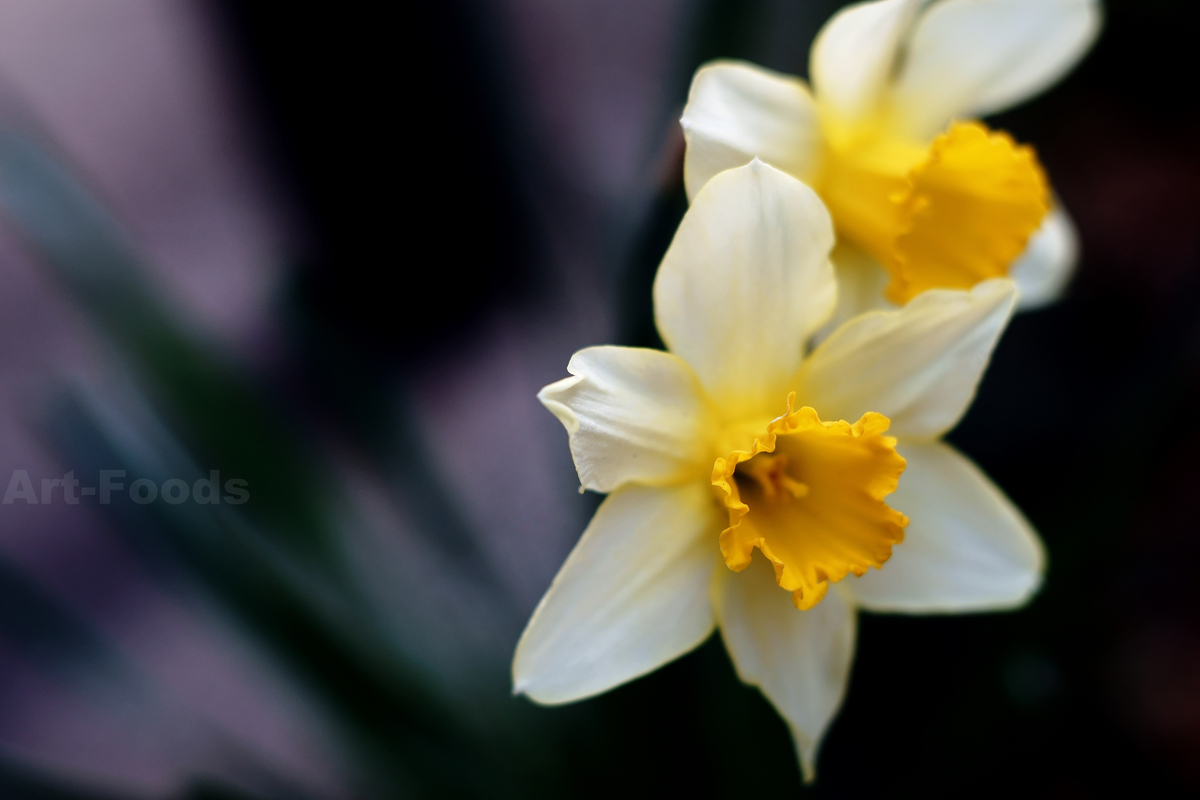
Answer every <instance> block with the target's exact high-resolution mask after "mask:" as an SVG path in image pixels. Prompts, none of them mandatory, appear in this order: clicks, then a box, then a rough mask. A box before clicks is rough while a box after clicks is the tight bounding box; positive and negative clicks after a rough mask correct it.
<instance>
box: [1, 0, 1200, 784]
mask: <svg viewBox="0 0 1200 800" xmlns="http://www.w3.org/2000/svg"><path fill="white" fill-rule="evenodd" d="M839 5H840V4H839V3H835V2H827V1H826V0H749V1H748V2H731V0H664V2H659V3H654V4H648V3H641V2H635V0H605V2H599V1H598V0H581V1H580V2H575V3H567V4H564V3H557V2H552V0H445V1H444V2H439V3H422V4H405V5H402V6H401V7H400V9H399V11H400V13H399V14H395V12H392V13H385V12H384V11H382V10H379V11H376V10H374V9H372V10H365V9H362V8H353V7H342V6H301V7H297V6H289V7H287V8H286V10H284V9H280V8H275V7H267V6H261V5H251V4H242V3H234V2H216V1H215V0H214V1H212V2H198V0H191V1H186V2H185V0H173V2H165V3H155V2H151V1H150V0H110V2H106V3H103V4H77V3H70V2H67V0H47V1H45V2H37V3H34V2H30V1H23V2H12V3H9V4H5V5H3V6H0V212H2V222H0V342H3V345H4V346H3V347H2V348H0V479H3V480H4V481H8V480H9V476H11V475H13V474H14V471H17V470H25V471H27V472H28V473H29V475H30V477H31V482H32V485H33V486H34V487H35V490H36V493H37V494H38V496H41V492H42V491H44V490H43V489H42V488H41V483H40V481H41V479H52V478H61V477H63V476H64V474H66V473H67V472H70V471H73V473H74V476H75V477H76V478H77V479H79V480H80V481H81V483H82V484H83V485H85V486H87V485H94V484H95V482H96V476H97V474H98V471H99V470H101V469H115V470H125V471H126V477H125V478H124V480H125V482H126V486H128V484H129V482H130V481H132V480H133V479H135V478H139V477H145V478H148V479H151V480H154V481H155V482H156V484H157V485H161V484H163V482H164V481H165V480H166V479H168V478H172V477H178V478H181V479H184V480H187V481H188V482H189V483H191V482H192V481H193V480H195V479H199V478H206V477H208V476H209V475H210V473H211V471H213V470H217V471H219V472H220V479H221V480H226V479H229V478H241V479H244V480H246V481H248V485H249V491H250V492H251V500H250V502H248V503H246V504H245V505H230V504H228V503H222V504H219V505H198V504H195V503H191V502H187V503H183V504H179V505H172V504H166V503H163V502H161V501H160V502H155V503H151V504H148V505H140V504H136V503H133V502H132V501H130V499H129V497H128V496H127V495H126V494H123V493H120V492H118V493H116V494H114V497H113V501H112V502H111V503H110V504H108V505H104V506H101V505H100V504H98V503H97V502H96V498H95V497H90V498H89V497H84V498H81V502H79V503H78V504H77V505H69V504H67V503H66V502H64V498H63V495H62V493H61V492H62V490H61V489H54V488H50V493H49V495H48V496H49V498H50V499H51V502H50V503H49V504H44V503H40V502H39V503H36V504H34V503H27V502H24V501H23V500H17V501H15V502H13V503H11V504H6V505H0V797H5V798H10V797H11V798H360V797H361V798H389V797H433V798H441V797H484V796H486V797H512V798H524V797H532V798H559V797H597V798H600V797H606V798H607V797H612V796H614V795H619V796H623V797H642V796H647V797H649V796H682V795H685V794H686V795H688V796H692V797H750V796H756V795H758V794H764V795H765V793H767V792H772V793H773V796H796V795H797V794H800V795H801V796H811V797H817V798H874V797H908V796H914V797H915V796H919V797H990V796H1001V795H1004V796H1008V795H1011V794H1014V793H1017V794H1020V795H1021V796H1025V797H1046V798H1090V797H1109V796H1117V795H1121V796H1130V795H1134V796H1147V795H1153V796H1156V797H1190V796H1193V795H1200V523H1198V522H1197V521H1196V520H1195V519H1193V516H1194V515H1197V514H1198V513H1200V511H1198V509H1200V490H1197V488H1196V487H1197V486H1198V485H1200V428H1198V427H1197V426H1194V425H1192V424H1191V421H1190V419H1189V417H1188V416H1187V415H1188V413H1189V412H1190V410H1191V409H1193V408H1195V407H1197V405H1198V401H1200V149H1198V148H1197V146H1196V142H1197V141H1198V140H1200V115H1198V113H1197V111H1198V108H1197V105H1198V102H1200V96H1198V94H1197V92H1196V90H1195V78H1196V72H1197V70H1196V67H1195V57H1194V51H1192V50H1191V47H1192V46H1193V44H1194V41H1195V39H1196V36H1197V34H1198V33H1200V26H1198V24H1197V23H1198V21H1200V11H1198V9H1197V6H1196V4H1194V3H1192V2H1190V1H1189V0H1109V2H1107V3H1106V5H1105V7H1106V11H1107V23H1106V25H1105V28H1104V31H1103V34H1102V36H1101V38H1100V41H1099V42H1098V44H1097V46H1096V47H1095V49H1094V50H1093V52H1092V53H1091V54H1090V55H1089V56H1088V58H1087V59H1086V61H1085V62H1084V63H1083V64H1082V65H1081V66H1080V67H1079V68H1078V69H1077V70H1076V71H1075V72H1074V73H1073V74H1072V75H1071V76H1070V77H1069V78H1068V79H1067V80H1065V81H1064V82H1063V83H1062V84H1060V85H1059V86H1057V87H1056V88H1054V89H1053V90H1052V91H1050V92H1049V93H1047V94H1046V95H1044V96H1042V97H1040V98H1038V99H1036V100H1034V101H1032V102H1030V103H1028V104H1026V105H1024V106H1022V107H1020V108H1017V109H1015V110H1013V111H1011V112H1009V113H1007V114H1005V115H1003V116H1002V117H1001V118H998V119H996V120H994V124H995V125H996V126H998V127H1003V128H1006V129H1008V130H1010V131H1012V132H1013V133H1014V134H1015V135H1016V136H1017V138H1018V139H1020V140H1022V141H1026V142H1030V143H1033V144H1034V145H1035V146H1036V147H1037V148H1038V151H1039V153H1040V155H1041V158H1042V160H1043V161H1044V163H1045V165H1046V167H1047V169H1048V171H1049V174H1050V176H1051V178H1052V180H1053V182H1054V185H1055V187H1056V190H1057V191H1058V193H1059V196H1060V198H1061V200H1062V202H1063V204H1064V206H1065V207H1066V208H1067V209H1068V210H1069V211H1070V213H1071V214H1072V215H1073V217H1074V219H1075V220H1076V222H1077V224H1078V226H1079V228H1080V231H1081V236H1082V243H1083V259H1082V263H1081V265H1080V268H1079V271H1078V274H1077V277H1076V279H1075V280H1074V282H1073V283H1072V285H1071V289H1070V292H1069V295H1068V296H1067V298H1066V299H1065V300H1063V301H1062V302H1060V303H1059V304H1057V305H1055V306H1053V307H1050V308H1048V309H1045V310H1041V311H1037V312H1033V313H1028V314H1023V315H1021V316H1019V317H1017V318H1016V319H1015V320H1014V321H1013V323H1012V325H1011V327H1010V329H1009V330H1008V332H1007V333H1006V334H1005V336H1004V338H1003V340H1002V342H1001V344H1000V347H999V349H998V350H997V352H996V354H995V357H994V360H993V364H992V366H991V368H990V370H989V372H988V374H987V376H986V378H985V381H984V384H983V386H982V388H981V391H980V393H979V397H978V399H977V401H976V403H975V405H974V406H973V408H972V410H971V411H970V413H969V415H968V417H967V418H966V419H965V420H964V422H963V423H962V424H961V425H960V427H959V428H958V429H957V430H956V431H955V432H954V433H953V434H952V436H951V439H952V440H953V441H954V442H955V443H956V444H957V445H958V446H959V447H961V448H962V449H963V450H964V451H965V452H967V453H968V454H969V455H971V456H972V457H973V458H975V459H976V460H977V461H978V462H979V463H980V464H981V465H982V466H983V467H984V469H985V470H986V471H987V472H988V473H989V474H990V475H992V476H993V477H994V478H995V480H996V481H997V482H998V483H999V484H1000V485H1001V486H1002V487H1003V488H1004V489H1005V490H1006V491H1007V492H1008V493H1009V494H1010V495H1011V497H1012V498H1013V499H1014V500H1015V501H1016V502H1017V504H1018V505H1019V506H1020V507H1021V508H1022V509H1024V511H1025V512H1026V513H1027V515H1028V516H1029V517H1030V519H1031V520H1032V521H1033V523H1034V524H1035V525H1036V527H1037V528H1038V529H1039V531H1040V532H1041V534H1042V536H1043V538H1044V539H1045V541H1046V544H1047V547H1048V550H1049V557H1050V570H1049V575H1048V579H1047V583H1046V587H1045V589H1044V590H1043V591H1042V593H1041V594H1040V595H1039V596H1038V597H1037V598H1036V600H1035V601H1034V602H1033V603H1032V604H1031V605H1030V606H1029V607H1028V608H1026V609H1024V610H1022V611H1020V612H1018V613H1011V614H998V615H972V616H955V617H925V618H920V617H912V618H910V617H901V616H882V615H878V616H877V615H866V614H864V615H863V617H862V620H861V626H860V636H859V645H858V655H857V660H856V663H855V667H854V673H853V676H852V679H851V685H850V691H849V696H848V700H847V702H846V705H845V707H844V708H843V710H842V712H841V714H840V716H839V717H838V719H837V720H836V722H835V723H834V725H833V728H832V730H831V732H830V733H829V735H828V738H827V740H826V743H825V746H824V749H823V752H822V755H821V759H820V762H819V771H820V780H819V781H818V783H816V784H815V786H812V787H803V788H802V787H801V785H800V778H799V774H798V770H797V766H796V762H795V759H794V756H793V755H792V749H791V744H790V742H789V740H788V737H787V733H786V730H785V728H784V725H783V724H782V722H780V720H779V719H778V718H777V717H776V716H775V714H774V712H773V710H772V709H771V707H770V706H769V705H768V704H767V703H766V702H765V701H764V700H763V699H762V698H761V697H760V696H759V695H758V693H757V692H756V691H755V690H753V689H750V688H747V687H744V686H742V685H741V684H740V683H738V681H737V679H736V678H735V676H734V674H733V670H732V667H731V665H730V663H729V661H728V659H727V657H726V656H725V654H724V651H723V648H722V647H721V645H720V643H719V641H717V640H713V641H710V642H709V643H708V644H706V645H704V646H703V647H701V648H700V649H699V650H698V651H697V652H695V653H693V654H691V655H689V656H687V657H685V658H683V659H681V660H679V661H678V662H676V663H674V664H672V665H670V666H668V667H666V668H665V669H662V670H660V671H658V672H656V673H654V674H653V675H651V676H649V677H647V678H644V679H641V680H639V681H636V682H634V683H632V684H630V685H628V686H625V687H622V688H620V689H617V690H615V691H613V692H610V693H608V694H606V695H604V696H602V697H600V698H597V699H594V700H590V701H587V702H583V703H578V704H575V705H572V706H567V707H562V708H555V709H543V708H537V707H535V706H533V705H531V704H530V703H528V702H527V701H526V700H524V699H522V698H512V697H511V696H510V695H509V685H508V662H509V659H510V658H511V654H512V649H513V647H514V645H515V642H516V638H517V635H518V634H519V632H520V630H521V628H522V626H523V624H524V621H525V619H526V618H527V617H528V614H529V613H530V611H531V610H532V608H533V606H534V604H535V603H536V602H537V600H538V598H539V597H540V595H541V593H542V592H543V591H544V590H545V588H546V587H547V586H548V585H549V582H550V579H551V577H552V576H553V574H554V572H555V571H556V569H557V567H558V565H559V564H560V563H561V561H562V559H563V558H564V557H565V555H566V553H567V552H568V551H569V549H570V547H571V545H572V544H573V543H574V541H575V540H576V538H577V537H578V535H579V533H580V532H581V531H582V529H583V526H584V524H585V523H586V520H587V518H588V516H589V515H590V514H591V512H592V510H593V509H594V507H595V505H596V502H597V498H595V497H593V496H590V495H589V496H580V495H578V494H577V493H576V491H575V489H576V488H577V482H576V479H575V476H574V473H573V470H572V467H571V463H570V458H569V453H568V451H567V447H566V437H565V435H564V434H563V432H562V430H561V427H560V426H559V425H558V423H557V422H556V421H555V420H554V419H553V418H552V417H551V416H550V415H549V414H547V413H546V412H545V411H544V410H543V409H542V408H541V407H540V406H539V405H538V404H537V402H536V400H535V399H534V394H535V392H536V391H537V389H539V388H540V387H541V386H542V385H544V384H546V383H548V382H550V381H552V380H555V379H557V378H559V377H562V376H563V375H564V374H565V366H566V363H567V359H568V358H569V356H570V354H571V353H572V352H573V351H574V350H576V349H578V348H579V347H583V346H586V345H589V344H596V343H601V342H616V343H623V344H635V345H651V346H652V345H655V344H656V343H657V338H656V334H655V333H654V329H653V324H652V320H651V316H650V314H651V307H650V291H649V290H650V282H651V280H652V278H653V273H654V269H655V267H656V266H657V263H658V260H659V258H660V257H661V255H662V253H663V251H664V250H665V248H666V245H667V243H668V242H669V240H670V236H671V234H672V233H673V231H674V228H675V226H676V224H677V223H678V220H679V218H680V217H681V215H682V213H683V211H684V208H685V200H684V196H683V189H682V182H681V174H680V167H681V163H682V162H681V160H682V137H681V136H680V134H679V131H678V126H677V123H676V120H677V118H678V114H679V112H680V110H681V108H682V104H683V101H684V98H685V96H686V91H687V86H688V82H689V80H690V77H691V74H692V72H693V70H694V69H695V67H696V66H697V65H698V64H700V63H702V62H703V61H705V60H707V59H710V58H714V57H740V58H746V59H749V60H752V61H755V62H757V63H760V64H764V65H766V66H768V67H772V68H775V69H778V70H782V71H785V72H792V73H797V74H801V75H803V74H805V72H806V69H805V65H806V63H807V58H808V43H809V42H810V41H811V39H812V37H813V35H814V34H815V32H816V30H817V29H818V27H819V26H820V24H821V23H822V22H823V21H824V20H825V19H826V18H828V16H829V14H830V13H832V12H833V11H834V10H835V9H836V8H837V7H838V6H839ZM1193 428H1196V429H1195V430H1193ZM1194 491H1196V492H1197V495H1193V492H1194Z"/></svg>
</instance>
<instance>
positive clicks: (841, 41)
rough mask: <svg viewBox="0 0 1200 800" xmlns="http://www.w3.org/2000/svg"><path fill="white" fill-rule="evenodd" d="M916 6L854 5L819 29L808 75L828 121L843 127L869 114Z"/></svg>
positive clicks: (892, 0)
mask: <svg viewBox="0 0 1200 800" xmlns="http://www.w3.org/2000/svg"><path fill="white" fill-rule="evenodd" d="M920 6H921V0H879V2H872V3H858V4H856V5H852V6H848V7H846V8H844V9H842V10H841V11H839V12H838V13H836V14H834V15H833V16H832V17H830V19H829V21H828V22H826V23H825V26H824V27H823V28H821V31H820V33H818V34H817V38H816V39H815V40H814V41H813V47H812V54H811V56H810V57H809V65H808V72H809V75H811V76H812V82H813V89H814V90H815V91H816V95H817V100H818V102H820V104H821V106H822V108H823V109H824V110H825V111H826V113H828V114H830V115H831V117H832V119H831V120H830V122H832V123H835V125H841V126H844V125H848V124H852V123H854V122H857V121H859V120H861V119H862V118H863V117H865V116H868V115H870V114H872V113H874V111H875V110H876V108H877V105H878V103H879V101H880V99H881V97H882V96H883V92H884V90H885V89H886V88H887V85H888V81H889V80H890V78H891V76H892V72H893V69H894V67H895V64H896V57H897V54H898V52H899V50H900V47H901V45H902V44H903V43H904V40H905V38H906V36H907V34H908V32H909V30H910V28H911V27H912V24H913V20H914V18H915V16H916V13H917V10H918V9H919V8H920Z"/></svg>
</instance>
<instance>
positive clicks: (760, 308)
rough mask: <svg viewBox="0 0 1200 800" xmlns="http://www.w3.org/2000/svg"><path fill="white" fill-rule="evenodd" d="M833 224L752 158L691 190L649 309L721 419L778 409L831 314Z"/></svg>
mask: <svg viewBox="0 0 1200 800" xmlns="http://www.w3.org/2000/svg"><path fill="white" fill-rule="evenodd" d="M832 247H833V223H832V221H831V220H830V218H829V212H828V211H826V209H825V206H824V204H822V203H821V201H820V199H818V198H817V195H816V194H814V193H813V191H812V190H811V189H809V188H808V187H807V186H805V185H804V184H802V183H801V182H800V181H798V180H796V179H795V178H793V177H791V176H789V175H786V174H784V173H783V172H780V171H779V170H777V169H775V168H774V167H771V166H769V165H767V164H763V163H762V162H761V161H758V160H757V159H756V160H754V161H752V162H751V163H749V164H747V165H746V166H744V167H738V168H737V169H731V170H726V171H725V172H722V173H720V174H719V175H717V176H716V177H715V178H713V179H712V180H711V181H709V182H708V183H707V184H706V185H705V186H704V188H703V189H702V190H701V191H700V193H699V194H698V195H696V198H695V200H694V201H693V202H692V206H691V208H689V209H688V212H687V214H686V215H684V218H683V221H682V222H681V223H680V225H679V229H678V230H677V231H676V232H675V239H674V240H673V241H672V242H671V247H670V248H669V249H668V250H667V254H666V256H664V258H663V262H662V265H661V266H660V267H659V269H658V276H657V277H656V278H655V281H654V315H655V319H656V321H657V323H658V330H659V333H661V334H662V337H663V341H664V342H666V344H667V347H668V348H669V349H670V350H671V352H673V353H675V354H676V355H678V356H679V357H681V358H682V359H683V360H684V361H687V362H688V364H690V365H691V366H692V369H694V370H695V371H696V375H697V376H698V377H699V378H700V383H701V384H702V385H703V386H704V388H705V389H706V390H707V391H708V393H709V396H710V397H711V398H712V400H713V401H714V403H715V404H716V406H717V408H718V409H719V410H720V411H721V412H722V413H723V414H725V415H726V416H727V417H730V418H736V417H738V416H742V415H746V416H751V415H755V416H756V415H760V414H764V413H766V414H778V413H781V412H782V408H781V404H782V403H783V401H784V399H785V397H786V393H787V386H788V383H789V378H790V377H791V375H792V374H793V373H794V372H795V370H796V368H797V367H798V366H799V364H800V358H801V355H802V348H803V346H804V342H805V340H806V339H807V338H808V337H809V336H811V335H812V333H813V332H814V331H816V329H817V328H819V327H820V326H821V325H822V324H823V323H824V322H825V321H826V320H827V319H829V316H830V314H832V313H833V308H834V305H835V303H836V302H837V283H836V282H835V280H834V277H833V266H832V265H831V264H830V262H829V251H830V249H831V248H832Z"/></svg>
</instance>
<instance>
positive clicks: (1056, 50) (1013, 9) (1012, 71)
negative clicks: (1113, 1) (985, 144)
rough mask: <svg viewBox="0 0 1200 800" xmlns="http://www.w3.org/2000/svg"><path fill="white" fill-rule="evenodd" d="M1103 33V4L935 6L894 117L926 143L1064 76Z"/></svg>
mask: <svg viewBox="0 0 1200 800" xmlns="http://www.w3.org/2000/svg"><path fill="white" fill-rule="evenodd" d="M1099 30H1100V4H1099V2H1097V0H943V1H942V2H938V3H935V4H933V5H931V6H930V7H929V8H928V10H926V11H925V12H924V13H922V14H921V15H920V17H919V18H918V19H917V22H916V24H915V25H914V27H913V30H912V34H911V37H910V39H909V41H908V46H907V50H906V55H905V59H904V62H903V67H902V69H901V72H900V74H899V75H898V76H897V78H896V82H895V84H894V86H893V89H892V104H893V112H894V113H895V114H896V115H897V120H898V122H899V124H900V125H901V127H902V129H903V130H905V131H906V132H907V133H908V134H909V135H911V136H913V137H915V138H917V139H920V140H925V139H928V138H929V137H931V136H934V135H935V134H937V133H938V132H939V131H941V130H942V129H943V128H945V127H946V125H947V124H948V123H949V122H950V120H951V119H955V118H964V117H973V116H984V115H986V114H991V113H995V112H997V111H1000V110H1003V109H1005V108H1008V107H1009V106H1011V105H1014V104H1016V103H1019V102H1021V101H1022V100H1025V99H1026V98H1029V97H1031V96H1033V95H1035V94H1037V93H1038V92H1041V91H1042V90H1044V89H1046V88H1047V87H1049V86H1050V85H1051V84H1053V83H1054V82H1055V81H1057V80H1058V79H1059V78H1061V77H1062V76H1063V74H1064V73H1066V72H1067V71H1068V70H1069V69H1070V68H1071V67H1072V66H1074V65H1075V63H1076V62H1077V61H1078V60H1079V59H1080V58H1081V57H1082V56H1083V54H1084V53H1085V52H1087V49H1088V48H1089V47H1090V46H1091V44H1092V41H1093V40H1094V39H1095V38H1096V34H1097V33H1098V32H1099ZM818 91H819V92H820V91H821V90H820V89H819V90H818Z"/></svg>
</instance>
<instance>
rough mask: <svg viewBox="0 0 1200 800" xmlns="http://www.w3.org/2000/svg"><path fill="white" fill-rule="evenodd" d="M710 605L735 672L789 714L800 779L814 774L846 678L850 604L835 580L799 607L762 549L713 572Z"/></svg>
mask: <svg viewBox="0 0 1200 800" xmlns="http://www.w3.org/2000/svg"><path fill="white" fill-rule="evenodd" d="M713 607H714V608H715V609H716V612H717V624H718V625H719V626H720V628H721V638H723V639H724V640H725V647H726V649H728V650H729V655H730V657H731V658H732V659H733V664H734V666H735V667H736V668H737V673H738V677H740V678H741V679H742V680H743V681H745V682H746V683H749V684H753V685H755V686H757V687H759V688H760V689H762V692H763V694H765V695H766V696H767V699H768V700H770V701H771V703H772V704H774V706H775V708H776V710H778V711H779V713H780V715H781V716H782V717H783V718H784V719H785V720H787V723H788V727H789V728H790V729H791V731H792V739H793V741H794V742H795V745H796V750H797V752H798V753H799V756H800V763H801V764H802V765H803V767H804V775H805V778H806V779H807V780H809V781H811V780H813V778H814V777H815V776H816V772H815V764H816V757H817V750H818V748H819V747H820V744H821V737H822V736H824V735H825V731H826V729H827V728H828V727H829V723H830V722H831V721H832V720H833V717H834V715H835V714H836V713H837V710H838V708H839V707H840V706H841V704H842V697H843V696H844V695H845V693H846V683H847V681H848V680H849V677H850V665H851V663H852V662H853V660H854V637H855V623H856V619H855V612H854V608H853V607H852V606H851V605H850V604H849V603H847V602H846V599H845V598H844V597H843V596H842V594H841V592H840V591H838V590H837V588H836V586H834V587H831V588H830V590H829V592H828V593H826V595H825V597H824V599H822V600H821V602H820V603H818V604H817V605H816V606H815V607H813V608H811V609H809V610H808V611H798V610H797V609H796V607H795V606H794V605H792V595H791V593H790V592H786V591H784V590H783V589H780V588H779V586H778V585H777V584H776V583H775V574H774V572H773V571H772V570H771V567H770V566H769V565H768V564H767V560H766V559H765V558H763V557H762V555H761V554H759V555H757V556H756V557H755V558H754V560H753V561H752V562H751V564H750V566H749V567H747V568H746V569H745V570H743V571H742V572H738V573H734V572H731V571H730V570H728V569H725V568H722V569H721V570H720V571H718V573H717V575H716V579H715V580H714V581H713Z"/></svg>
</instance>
